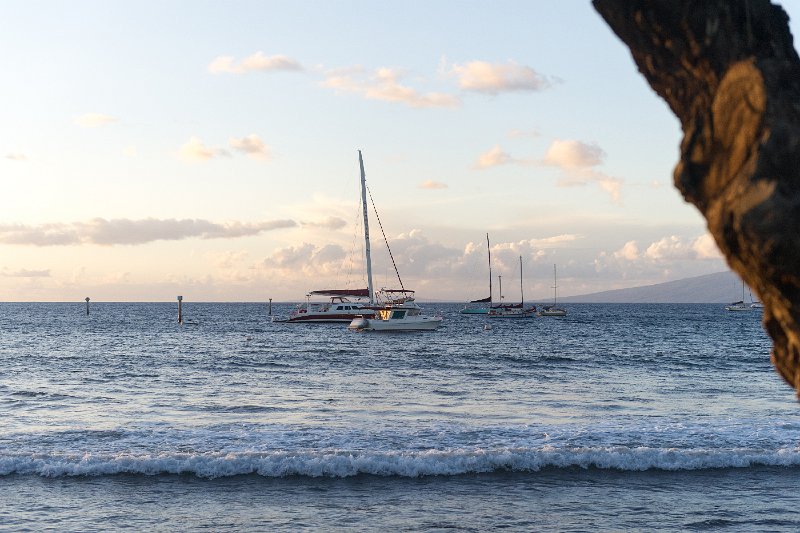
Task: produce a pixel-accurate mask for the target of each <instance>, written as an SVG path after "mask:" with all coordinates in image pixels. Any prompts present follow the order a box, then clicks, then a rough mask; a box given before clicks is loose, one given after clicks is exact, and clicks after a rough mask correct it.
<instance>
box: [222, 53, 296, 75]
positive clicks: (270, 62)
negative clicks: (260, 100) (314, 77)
mask: <svg viewBox="0 0 800 533" xmlns="http://www.w3.org/2000/svg"><path fill="white" fill-rule="evenodd" d="M276 70H283V71H298V70H303V67H302V66H301V65H300V63H298V62H297V61H295V60H294V59H292V58H290V57H287V56H284V55H275V56H267V55H264V52H260V51H259V52H256V53H255V54H253V55H251V56H248V57H246V58H244V59H242V60H241V61H240V62H239V63H236V59H235V58H234V57H233V56H220V57H217V58H216V59H214V60H213V61H212V62H211V63H210V64H209V65H208V71H209V72H210V73H211V74H222V73H229V74H244V73H247V72H269V71H276Z"/></svg>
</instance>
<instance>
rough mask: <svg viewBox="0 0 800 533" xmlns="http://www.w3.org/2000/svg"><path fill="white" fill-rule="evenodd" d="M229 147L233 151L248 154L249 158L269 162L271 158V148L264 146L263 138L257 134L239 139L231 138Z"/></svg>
mask: <svg viewBox="0 0 800 533" xmlns="http://www.w3.org/2000/svg"><path fill="white" fill-rule="evenodd" d="M228 146H230V147H231V148H232V149H233V150H237V151H239V152H243V153H245V154H247V155H248V157H252V158H253V159H258V160H261V161H268V160H269V159H270V158H271V155H270V148H269V146H267V145H266V144H264V141H262V140H261V137H259V136H258V135H256V134H255V133H251V134H250V135H247V136H245V137H241V138H239V139H237V138H235V137H231V138H230V140H229V141H228Z"/></svg>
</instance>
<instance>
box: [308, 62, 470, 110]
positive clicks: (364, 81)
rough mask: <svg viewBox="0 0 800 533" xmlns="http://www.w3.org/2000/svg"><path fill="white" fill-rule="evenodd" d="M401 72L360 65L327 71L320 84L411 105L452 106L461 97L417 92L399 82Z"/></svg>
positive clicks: (456, 103)
mask: <svg viewBox="0 0 800 533" xmlns="http://www.w3.org/2000/svg"><path fill="white" fill-rule="evenodd" d="M401 79H402V72H401V71H399V70H396V69H391V68H386V67H382V68H379V69H376V70H375V71H373V72H367V71H365V70H364V69H361V68H354V69H348V70H344V71H342V70H337V71H331V72H328V73H327V74H326V77H325V81H323V82H322V86H323V87H328V88H330V89H334V90H336V91H344V92H352V93H355V94H358V95H361V96H362V97H364V98H366V99H367V100H380V101H383V102H396V103H402V104H405V105H408V106H410V107H415V108H428V107H446V108H456V107H459V106H460V105H461V100H460V99H459V98H458V97H456V96H453V95H450V94H445V93H437V92H429V93H424V94H423V93H420V92H418V91H417V90H416V89H413V88H411V87H408V86H406V85H403V84H401V83H400V81H401Z"/></svg>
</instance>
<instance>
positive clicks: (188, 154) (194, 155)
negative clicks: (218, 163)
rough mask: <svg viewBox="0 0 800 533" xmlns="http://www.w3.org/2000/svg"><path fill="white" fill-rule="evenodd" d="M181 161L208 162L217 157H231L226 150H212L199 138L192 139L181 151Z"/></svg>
mask: <svg viewBox="0 0 800 533" xmlns="http://www.w3.org/2000/svg"><path fill="white" fill-rule="evenodd" d="M178 153H179V155H180V157H181V159H183V160H185V161H208V160H210V159H214V158H215V157H230V153H228V151H227V150H225V149H224V148H211V147H208V146H206V145H205V144H204V143H203V141H201V140H200V139H198V138H197V137H192V138H190V139H189V140H188V141H186V143H185V144H184V145H182V146H181V148H180V150H179V152H178Z"/></svg>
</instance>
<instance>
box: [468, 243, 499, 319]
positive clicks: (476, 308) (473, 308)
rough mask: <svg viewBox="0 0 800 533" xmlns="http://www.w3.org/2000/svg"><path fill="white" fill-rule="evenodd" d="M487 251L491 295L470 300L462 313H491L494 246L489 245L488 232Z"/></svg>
mask: <svg viewBox="0 0 800 533" xmlns="http://www.w3.org/2000/svg"><path fill="white" fill-rule="evenodd" d="M486 251H487V252H488V254H489V296H487V297H486V298H481V299H480V300H472V301H471V302H469V303H468V304H467V305H465V306H464V309H462V310H461V314H462V315H485V314H488V313H489V309H490V308H491V307H492V248H491V246H489V234H488V233H487V234H486ZM484 304H488V305H484Z"/></svg>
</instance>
